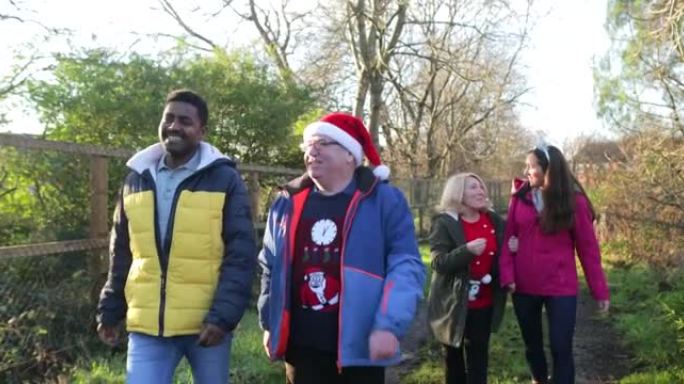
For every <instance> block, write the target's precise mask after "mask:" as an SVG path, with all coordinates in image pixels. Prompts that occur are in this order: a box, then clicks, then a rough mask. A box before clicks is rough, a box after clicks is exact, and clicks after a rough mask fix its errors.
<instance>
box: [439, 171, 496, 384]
mask: <svg viewBox="0 0 684 384" xmlns="http://www.w3.org/2000/svg"><path fill="white" fill-rule="evenodd" d="M439 210H440V213H439V214H437V215H436V216H435V217H434V218H433V220H432V228H431V231H430V253H431V257H432V264H431V265H432V282H431V285H430V294H429V298H428V320H429V323H430V328H431V330H432V333H433V335H434V336H435V338H436V339H437V340H438V341H439V342H440V343H442V344H443V345H444V347H445V352H446V358H445V368H446V372H445V376H446V383H447V384H451V383H469V384H470V383H478V384H479V383H486V382H487V366H488V354H489V337H490V334H491V332H492V331H493V330H496V329H497V328H498V327H499V325H500V324H501V319H502V317H503V309H504V306H505V303H506V292H505V291H504V290H503V289H502V288H501V287H500V285H499V281H498V258H499V253H500V249H501V246H502V241H503V232H504V225H505V223H504V221H503V220H502V218H501V217H500V216H499V215H497V214H496V213H495V212H494V211H492V210H491V204H490V201H489V198H488V196H487V188H486V186H485V183H484V181H483V180H482V178H480V177H479V176H478V175H476V174H474V173H459V174H456V175H453V176H451V177H450V178H449V179H448V180H447V182H446V184H445V186H444V191H443V192H442V199H441V203H440V207H439Z"/></svg>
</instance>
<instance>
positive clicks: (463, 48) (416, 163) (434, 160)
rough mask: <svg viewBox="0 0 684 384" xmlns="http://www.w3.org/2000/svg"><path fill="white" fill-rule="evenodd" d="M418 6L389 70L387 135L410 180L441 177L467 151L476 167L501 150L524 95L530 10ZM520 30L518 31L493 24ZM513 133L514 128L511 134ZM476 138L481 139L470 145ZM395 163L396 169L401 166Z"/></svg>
mask: <svg viewBox="0 0 684 384" xmlns="http://www.w3.org/2000/svg"><path fill="white" fill-rule="evenodd" d="M492 4H493V3H491V2H469V3H468V4H467V5H466V4H464V3H457V2H453V1H446V0H425V1H420V2H419V4H416V7H415V8H413V12H412V13H411V14H410V16H409V20H408V21H407V25H408V28H409V29H410V33H409V34H408V35H409V36H411V38H410V39H406V40H404V41H402V42H401V43H400V45H399V47H398V48H397V52H396V53H395V55H394V60H393V61H392V63H391V66H390V70H389V71H388V72H387V73H388V76H389V81H390V83H391V84H392V89H391V91H389V92H388V94H387V104H386V106H387V113H386V116H385V117H386V123H385V125H384V129H383V137H384V138H385V142H386V143H387V146H388V149H389V152H391V153H392V154H393V157H395V158H396V159H397V160H399V161H402V162H404V166H405V167H406V168H407V169H408V171H409V173H410V174H411V175H417V174H427V175H429V176H432V175H437V174H441V175H444V174H446V173H448V172H450V171H451V168H453V167H454V164H455V163H459V162H460V163H461V164H462V163H463V162H464V161H465V160H466V159H465V158H464V156H463V154H464V153H467V155H468V157H469V159H470V160H473V161H478V160H481V159H482V158H484V157H486V156H489V155H491V154H492V153H493V151H494V150H495V149H496V144H497V140H482V139H485V138H486V137H485V136H489V137H490V138H492V139H496V138H497V137H500V136H501V135H499V134H497V132H499V131H500V130H501V129H502V128H503V127H508V128H511V127H515V129H520V127H519V126H517V125H516V124H514V123H513V121H514V120H515V119H516V118H515V113H514V112H513V106H514V105H515V103H516V102H517V100H518V99H519V98H520V96H521V95H522V94H524V93H525V92H526V91H527V89H526V88H525V87H523V86H522V84H521V82H520V81H519V76H516V72H515V68H516V65H517V64H518V59H519V55H520V52H521V50H522V49H523V47H524V44H525V42H526V39H527V28H526V25H527V18H528V15H529V7H528V8H527V10H526V11H525V12H524V13H523V14H522V15H519V14H517V13H516V12H514V11H513V10H511V9H510V8H509V7H508V6H507V4H506V3H504V2H498V3H494V4H498V5H499V9H497V7H494V6H492ZM512 22H517V23H518V24H520V25H521V26H522V27H521V31H520V32H519V33H513V32H505V31H501V30H498V29H496V28H495V27H494V26H496V25H506V24H509V25H510V24H511V23H512ZM511 129H512V128H511ZM476 131H477V132H478V136H479V137H478V139H477V140H466V139H467V138H468V135H469V134H471V133H473V132H476ZM397 165H398V164H397Z"/></svg>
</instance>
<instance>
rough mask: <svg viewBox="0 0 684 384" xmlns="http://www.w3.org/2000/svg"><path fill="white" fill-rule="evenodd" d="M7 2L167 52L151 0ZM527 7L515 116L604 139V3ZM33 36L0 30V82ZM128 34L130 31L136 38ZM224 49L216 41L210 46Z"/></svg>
mask: <svg viewBox="0 0 684 384" xmlns="http://www.w3.org/2000/svg"><path fill="white" fill-rule="evenodd" d="M15 2H16V3H17V5H19V6H21V7H25V8H26V9H33V10H38V11H34V12H32V13H30V14H26V13H22V16H25V17H27V18H31V19H34V20H39V21H41V22H42V23H43V24H45V25H50V26H61V27H67V28H70V29H73V30H74V31H75V34H74V36H73V38H72V39H71V40H72V42H73V44H74V46H76V47H98V46H110V47H116V48H117V49H119V50H127V49H133V50H136V51H140V50H142V51H154V50H155V49H159V48H160V47H164V46H171V45H173V42H172V41H171V40H170V39H164V38H161V39H159V40H157V41H156V42H153V41H151V39H150V38H148V37H146V35H148V34H149V35H151V34H153V33H158V32H165V33H169V34H177V33H178V32H179V28H178V26H177V25H176V24H175V22H174V21H173V20H171V18H170V17H169V16H167V15H165V14H163V13H161V11H159V3H158V2H157V1H156V0H119V1H93V0H62V1H50V0H24V1H20V0H19V1H15ZM199 3H200V1H199V0H190V1H188V0H186V1H183V2H181V1H175V2H174V4H179V6H180V4H185V5H184V7H183V8H184V9H192V8H193V7H196V6H197V4H199ZM201 3H202V4H203V7H206V6H212V4H213V6H214V9H215V10H218V9H219V4H220V3H221V1H218V0H215V1H213V2H208V1H202V2H201ZM535 7H537V9H536V12H537V13H538V14H541V15H542V17H541V18H539V19H538V21H537V24H536V25H535V26H534V29H533V30H532V34H531V40H530V42H529V48H528V49H527V50H526V51H524V53H523V57H522V60H523V63H524V65H525V67H526V69H525V71H524V72H523V75H525V76H526V77H527V79H528V85H529V86H530V87H531V88H532V90H531V91H530V93H529V94H527V95H526V96H525V97H524V99H523V101H524V102H525V105H524V106H522V107H520V108H519V113H520V117H521V121H522V123H523V125H524V126H526V127H528V128H529V129H530V130H531V131H533V132H543V133H544V135H545V136H546V138H547V140H548V142H549V143H552V144H557V145H560V146H562V145H563V143H564V142H565V141H566V140H568V139H571V138H573V137H576V136H577V135H580V134H590V133H601V132H604V131H605V129H604V128H603V126H602V124H601V122H600V121H599V120H598V118H597V117H596V113H595V111H594V97H593V85H592V84H593V79H592V65H593V61H594V58H595V57H596V58H598V57H600V56H601V54H602V52H604V51H605V50H606V49H607V48H608V45H609V41H608V37H607V35H606V33H605V31H604V30H603V23H604V20H605V14H606V0H567V1H553V2H547V1H536V2H535ZM544 7H546V8H544ZM224 12H226V16H227V15H228V14H229V11H224ZM16 13H17V12H16V11H15V9H13V7H12V6H11V4H9V2H7V1H5V2H2V3H0V14H16ZM222 20H224V22H223V23H222V25H220V27H221V28H223V30H225V29H226V26H225V20H226V18H223V19H222ZM191 24H192V25H193V26H200V27H199V30H200V32H205V33H206V34H207V35H209V36H214V34H212V33H211V28H218V26H216V25H213V26H212V24H211V23H209V22H207V20H205V19H203V18H201V17H198V18H196V19H195V20H191ZM246 28H248V27H243V28H240V27H238V26H235V27H229V33H228V34H224V36H227V39H233V41H230V42H231V43H233V44H234V45H245V44H249V41H241V40H240V38H239V36H250V35H251V33H250V32H249V31H248V30H247V29H246ZM40 31H41V29H40V27H39V26H37V25H36V24H33V23H23V24H21V23H18V22H15V21H12V20H5V21H3V22H0V36H3V39H2V41H0V57H2V58H3V59H2V60H0V76H1V74H4V73H7V72H6V71H7V68H8V65H9V63H10V60H9V59H10V58H11V57H13V56H14V55H15V54H16V51H17V49H18V48H20V47H23V44H26V43H29V42H31V43H33V44H35V45H37V46H46V45H45V44H44V43H42V42H41V41H40V40H38V39H37V37H36V36H38V35H39V32H40ZM131 31H137V33H138V35H137V36H136V35H134V34H132V33H131ZM243 40H244V38H243ZM227 42H229V41H217V43H218V44H225V43H227ZM47 46H48V47H49V49H48V51H52V52H55V51H61V52H66V51H68V50H69V45H68V42H66V41H64V40H63V39H62V40H58V41H53V42H51V43H50V44H49V45H47ZM20 49H25V48H20ZM8 116H9V118H10V119H11V120H12V123H11V124H10V125H9V126H5V127H0V131H11V132H32V133H36V132H40V131H41V130H42V128H41V127H40V123H39V122H38V121H37V119H36V118H35V116H32V115H31V114H30V113H28V112H27V111H25V110H24V108H22V107H21V103H19V102H17V101H16V100H14V102H13V103H12V105H11V111H10V113H9V115H8ZM604 134H605V133H604Z"/></svg>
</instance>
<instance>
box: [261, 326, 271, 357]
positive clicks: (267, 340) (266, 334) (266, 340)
mask: <svg viewBox="0 0 684 384" xmlns="http://www.w3.org/2000/svg"><path fill="white" fill-rule="evenodd" d="M270 343H271V332H269V331H264V339H263V344H264V351H266V356H268V358H269V359H270V358H271V352H270V351H269V350H268V345H269V344H270Z"/></svg>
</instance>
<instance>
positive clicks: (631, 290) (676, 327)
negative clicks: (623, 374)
mask: <svg viewBox="0 0 684 384" xmlns="http://www.w3.org/2000/svg"><path fill="white" fill-rule="evenodd" d="M658 275H659V272H657V271H655V270H653V269H649V268H648V267H646V266H644V265H637V266H634V267H632V268H629V269H623V268H613V269H611V270H609V276H608V279H609V280H610V281H611V282H612V285H613V289H612V295H611V301H612V308H611V310H612V312H613V315H614V317H615V320H616V321H615V325H616V327H617V329H618V330H619V331H620V333H621V334H622V335H623V336H624V341H625V343H626V345H627V346H628V347H629V348H630V350H631V351H633V353H634V355H635V359H636V362H637V365H638V366H641V367H642V369H643V370H644V371H652V372H653V373H649V374H644V375H636V376H634V375H633V376H630V377H629V378H628V379H626V381H625V382H627V383H639V382H644V383H645V382H656V381H639V380H642V379H643V378H644V377H651V378H653V379H654V380H655V378H656V377H663V378H664V377H670V376H667V375H669V374H665V372H672V373H673V374H675V375H676V373H675V371H677V370H679V372H680V373H681V371H682V370H683V369H684V364H683V363H682V362H684V328H682V324H684V283H682V280H681V276H679V277H673V278H672V280H671V281H669V282H668V281H662V279H661V278H659V276H658ZM673 377H674V376H673ZM659 380H660V379H659Z"/></svg>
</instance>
